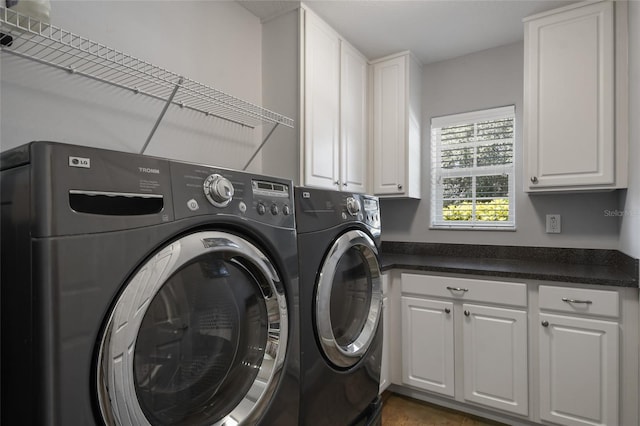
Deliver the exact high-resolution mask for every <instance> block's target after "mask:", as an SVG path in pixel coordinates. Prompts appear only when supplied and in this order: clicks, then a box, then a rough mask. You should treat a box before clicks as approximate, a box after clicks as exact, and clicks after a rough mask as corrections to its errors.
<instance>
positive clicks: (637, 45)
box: [620, 1, 640, 258]
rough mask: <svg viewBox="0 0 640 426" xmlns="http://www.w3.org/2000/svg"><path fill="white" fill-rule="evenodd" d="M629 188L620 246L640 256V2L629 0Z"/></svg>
mask: <svg viewBox="0 0 640 426" xmlns="http://www.w3.org/2000/svg"><path fill="white" fill-rule="evenodd" d="M629 95H630V96H629V161H630V163H629V188H628V189H627V191H625V192H624V193H623V194H621V197H620V198H621V202H620V206H621V207H620V211H621V212H623V213H622V214H623V216H622V218H621V221H622V225H621V228H620V250H621V251H622V252H624V253H626V254H628V255H630V256H633V257H636V258H640V170H638V166H639V164H640V120H638V117H640V2H638V1H630V2H629Z"/></svg>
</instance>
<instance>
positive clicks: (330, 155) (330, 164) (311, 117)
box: [303, 13, 340, 189]
mask: <svg viewBox="0 0 640 426" xmlns="http://www.w3.org/2000/svg"><path fill="white" fill-rule="evenodd" d="M304 35H305V38H304V41H305V49H304V51H305V57H304V154H303V156H304V185H308V186H314V187H320V188H328V189H338V180H339V165H340V163H339V161H340V160H339V156H340V144H339V142H340V141H339V137H340V135H339V125H340V115H339V114H340V39H339V37H338V35H337V34H336V33H335V32H334V31H333V30H332V29H331V28H330V27H329V26H327V25H326V24H325V23H324V22H322V21H321V20H320V19H318V18H317V17H316V16H314V15H313V14H311V13H306V14H305V34H304Z"/></svg>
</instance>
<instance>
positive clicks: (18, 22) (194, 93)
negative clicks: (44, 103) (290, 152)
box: [0, 7, 294, 128]
mask: <svg viewBox="0 0 640 426" xmlns="http://www.w3.org/2000/svg"><path fill="white" fill-rule="evenodd" d="M0 47H1V49H2V51H3V52H8V53H11V54H13V55H17V56H20V57H23V58H28V59H31V60H34V61H36V62H39V63H42V64H47V65H51V66H53V67H56V68H60V69H63V70H66V71H68V72H70V73H73V74H78V75H82V76H85V77H89V78H92V79H95V80H98V81H101V82H104V83H108V84H111V85H114V86H117V87H120V88H123V89H127V90H131V91H133V92H135V93H141V94H144V95H147V96H151V97H153V98H156V99H159V100H162V101H164V102H167V105H168V104H173V105H178V106H180V107H182V108H187V109H191V110H194V111H198V112H201V113H203V114H205V115H208V116H212V117H217V118H220V119H223V120H227V121H231V122H233V123H236V124H238V125H241V126H245V127H250V128H254V127H257V126H259V125H262V124H265V123H269V124H273V125H276V126H277V125H279V124H282V125H284V126H287V127H293V125H294V122H293V120H292V119H291V118H288V117H285V116H283V115H280V114H278V113H275V112H273V111H270V110H268V109H265V108H262V107H259V106H257V105H254V104H251V103H249V102H246V101H243V100H241V99H238V98H235V97H233V96H231V95H228V94H226V93H224V92H221V91H220V90H216V89H214V88H211V87H209V86H206V85H204V84H202V83H198V82H197V81H194V80H191V79H189V78H186V77H183V76H180V75H178V74H176V73H174V72H171V71H169V70H166V69H164V68H160V67H158V66H155V65H153V64H151V63H149V62H145V61H143V60H140V59H137V58H135V57H133V56H131V55H128V54H126V53H123V52H120V51H118V50H116V49H112V48H110V47H108V46H105V45H104V44H100V43H97V42H94V41H91V40H89V39H88V38H86V37H82V36H79V35H77V34H74V33H72V32H70V31H66V30H64V29H62V28H58V27H56V26H54V25H50V24H46V23H43V22H40V21H38V20H36V19H33V18H31V17H28V16H26V15H22V14H20V13H17V12H15V11H13V10H11V9H8V8H6V7H0Z"/></svg>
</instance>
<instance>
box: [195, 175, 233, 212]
mask: <svg viewBox="0 0 640 426" xmlns="http://www.w3.org/2000/svg"><path fill="white" fill-rule="evenodd" d="M202 187H203V190H204V195H205V197H207V200H209V202H210V203H211V204H213V205H214V206H216V207H226V206H227V205H228V204H229V203H230V202H231V200H232V199H233V192H234V189H233V184H232V183H231V181H229V179H227V178H225V177H224V176H222V175H219V174H217V173H214V174H212V175H209V176H208V177H207V178H206V179H205V180H204V184H203V185H202Z"/></svg>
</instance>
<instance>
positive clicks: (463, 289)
mask: <svg viewBox="0 0 640 426" xmlns="http://www.w3.org/2000/svg"><path fill="white" fill-rule="evenodd" d="M447 290H451V291H463V292H464V291H469V289H468V288H462V287H449V286H447Z"/></svg>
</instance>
